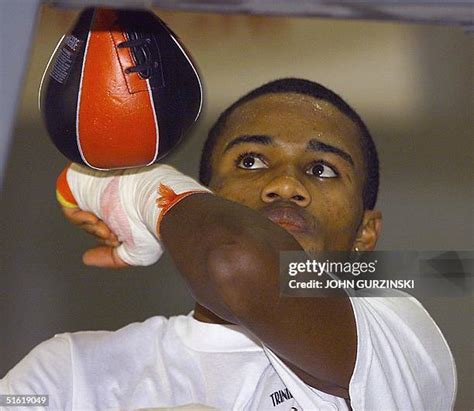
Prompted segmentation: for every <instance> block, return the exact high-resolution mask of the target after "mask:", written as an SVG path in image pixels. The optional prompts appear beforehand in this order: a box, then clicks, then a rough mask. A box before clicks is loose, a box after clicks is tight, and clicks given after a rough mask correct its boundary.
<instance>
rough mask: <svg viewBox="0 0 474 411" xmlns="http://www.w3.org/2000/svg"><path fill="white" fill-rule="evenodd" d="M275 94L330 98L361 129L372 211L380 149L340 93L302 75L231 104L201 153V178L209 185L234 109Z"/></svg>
mask: <svg viewBox="0 0 474 411" xmlns="http://www.w3.org/2000/svg"><path fill="white" fill-rule="evenodd" d="M271 93H299V94H303V95H307V96H311V97H314V98H315V99H318V100H323V101H327V102H328V103H331V104H332V105H334V106H335V107H337V108H338V109H339V110H340V111H341V112H342V113H344V114H345V115H346V116H347V117H349V118H350V119H351V120H352V121H353V122H354V123H355V124H356V125H357V127H359V129H360V131H361V135H362V138H361V140H360V145H361V148H362V153H363V155H364V161H365V166H366V167H365V169H366V175H365V182H364V188H363V193H362V200H363V205H364V208H365V209H367V210H372V209H373V208H374V207H375V203H376V201H377V194H378V188H379V160H378V155H377V149H376V148H375V144H374V141H373V139H372V136H371V135H370V132H369V130H368V128H367V126H366V125H365V123H364V122H363V121H362V119H361V118H360V116H359V115H358V114H357V113H356V112H355V110H354V109H353V108H352V107H351V106H349V104H347V103H346V102H345V101H344V100H343V99H342V98H341V97H340V96H339V95H337V94H336V93H334V92H333V91H331V90H329V89H328V88H326V87H324V86H322V85H321V84H318V83H315V82H313V81H309V80H304V79H298V78H283V79H279V80H274V81H271V82H269V83H266V84H264V85H263V86H260V87H258V88H256V89H254V90H252V91H250V92H249V93H248V94H246V95H244V96H243V97H241V98H239V99H238V100H237V101H236V102H235V103H233V104H232V105H231V106H229V107H228V108H227V109H226V110H225V111H223V112H222V114H221V115H220V116H219V118H218V119H217V121H216V122H215V123H214V125H213V126H212V128H211V129H210V130H209V134H208V137H207V140H206V142H205V144H204V148H203V151H202V155H201V164H200V169H199V181H200V182H201V183H202V184H204V185H206V186H207V185H209V183H210V181H211V177H212V165H211V164H212V161H211V160H212V153H213V151H214V147H215V145H216V142H217V140H218V138H219V136H220V135H221V133H222V131H223V129H224V127H225V124H226V121H227V119H228V118H229V116H230V115H231V114H232V112H233V111H234V110H235V109H236V108H238V107H239V106H241V105H242V104H244V103H246V102H248V101H250V100H253V99H255V98H257V97H259V96H262V95H264V94H271Z"/></svg>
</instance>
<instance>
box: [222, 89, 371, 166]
mask: <svg viewBox="0 0 474 411" xmlns="http://www.w3.org/2000/svg"><path fill="white" fill-rule="evenodd" d="M255 134H261V135H268V136H270V137H272V138H273V140H274V141H275V143H276V144H282V145H285V144H292V145H293V146H294V145H298V144H299V145H301V146H306V143H307V142H308V140H310V139H318V140H319V141H321V142H323V143H327V144H332V145H336V146H337V147H339V148H341V149H343V150H346V151H348V152H349V153H350V154H351V155H352V156H353V157H355V158H354V160H356V162H357V160H359V161H362V153H361V149H360V144H359V141H360V130H359V128H358V127H357V126H356V125H355V124H354V122H353V121H352V120H351V119H350V118H349V117H347V116H346V115H345V114H344V113H342V112H341V111H340V110H339V109H338V108H337V107H335V106H334V105H333V104H331V103H329V102H327V101H323V100H318V99H315V98H313V97H311V96H307V95H303V94H298V93H274V94H265V95H263V96H259V97H257V98H255V99H253V100H250V101H248V102H246V103H244V104H242V105H241V106H239V107H237V108H236V109H235V110H234V111H233V112H232V113H231V114H230V116H229V117H228V119H227V121H226V124H225V127H224V129H223V130H222V132H221V135H220V137H219V141H218V143H217V144H216V152H218V153H219V152H220V153H222V150H224V148H225V146H226V145H227V144H228V143H229V142H230V141H231V140H233V139H234V138H236V137H238V136H242V135H255Z"/></svg>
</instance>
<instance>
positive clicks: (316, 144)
mask: <svg viewBox="0 0 474 411" xmlns="http://www.w3.org/2000/svg"><path fill="white" fill-rule="evenodd" d="M306 150H308V151H322V152H323V153H333V154H336V155H338V156H339V157H341V158H342V159H343V160H345V161H347V162H348V163H349V164H350V165H351V166H352V167H354V160H353V159H352V157H351V155H350V154H349V153H346V152H345V151H344V150H341V149H340V148H337V147H334V146H331V145H330V144H326V143H323V142H321V141H319V140H316V139H314V138H313V139H311V140H309V141H308V145H307V146H306Z"/></svg>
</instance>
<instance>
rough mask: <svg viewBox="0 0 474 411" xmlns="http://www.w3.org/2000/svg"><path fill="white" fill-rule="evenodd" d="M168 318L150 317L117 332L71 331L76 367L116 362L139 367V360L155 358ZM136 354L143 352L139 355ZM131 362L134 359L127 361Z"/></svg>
mask: <svg viewBox="0 0 474 411" xmlns="http://www.w3.org/2000/svg"><path fill="white" fill-rule="evenodd" d="M168 325H169V320H168V319H167V318H165V317H151V318H149V319H147V320H146V321H144V322H137V323H132V324H128V325H126V326H125V327H123V328H120V329H118V330H116V331H81V332H75V333H71V334H68V338H69V340H70V344H71V355H72V358H73V361H74V364H75V366H80V367H81V368H82V369H84V370H90V371H92V370H94V369H101V368H103V367H104V366H105V365H106V364H107V368H110V364H112V365H113V364H116V366H117V367H120V368H121V369H126V368H127V367H128V366H133V367H134V368H136V367H139V366H140V364H138V363H137V361H136V359H137V358H139V359H143V361H144V362H145V361H147V359H150V360H151V358H153V356H155V355H156V352H157V350H158V349H159V347H158V344H159V343H160V341H162V339H163V337H164V336H165V335H166V333H167V332H168V328H169V327H168ZM136 353H140V354H141V355H140V356H137V355H136ZM128 362H133V364H132V363H130V364H128Z"/></svg>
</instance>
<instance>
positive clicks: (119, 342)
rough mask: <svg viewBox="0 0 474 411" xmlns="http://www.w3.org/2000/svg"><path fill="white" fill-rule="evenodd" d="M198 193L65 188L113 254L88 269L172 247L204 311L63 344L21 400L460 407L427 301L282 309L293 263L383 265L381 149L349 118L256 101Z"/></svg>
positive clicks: (131, 178) (119, 179) (38, 360)
mask: <svg viewBox="0 0 474 411" xmlns="http://www.w3.org/2000/svg"><path fill="white" fill-rule="evenodd" d="M200 180H201V184H198V183H197V182H195V181H194V180H192V179H190V178H189V177H187V176H184V175H183V174H181V173H179V172H178V171H177V170H174V169H172V168H170V167H168V166H166V165H161V164H160V165H156V166H153V167H151V168H144V169H138V170H134V171H126V172H119V171H116V172H113V173H112V174H110V173H109V174H100V172H96V171H90V170H87V169H85V168H81V167H79V166H75V165H72V166H69V167H67V169H66V171H65V172H64V173H63V174H62V175H61V176H60V178H59V180H58V185H57V192H58V198H59V200H60V202H61V204H62V205H63V210H64V212H65V214H66V217H67V218H68V219H69V220H70V221H71V222H72V223H73V224H76V225H79V226H80V227H81V228H83V229H84V230H85V231H87V232H89V233H92V234H94V235H96V236H97V237H98V238H99V239H100V240H101V241H102V242H103V243H104V244H102V245H101V246H99V247H97V248H93V249H91V250H88V251H87V252H86V253H85V255H84V262H85V263H86V264H89V265H94V266H102V267H115V268H119V267H124V266H127V265H141V264H151V263H153V262H155V261H157V260H158V259H159V257H160V255H161V251H162V249H163V248H166V249H167V250H168V251H169V252H170V254H171V256H172V257H173V259H174V261H175V263H176V266H177V267H178V269H179V271H180V273H181V275H182V276H183V278H184V280H185V281H186V283H187V285H188V287H189V288H190V290H191V292H192V295H193V297H194V298H195V300H196V307H195V310H194V312H193V313H192V314H191V315H190V316H187V317H184V318H183V317H182V316H181V317H171V318H170V319H164V318H163V317H156V318H154V319H150V320H148V321H146V322H145V323H142V324H135V325H134V324H132V325H130V326H128V327H125V328H124V329H122V330H119V331H117V332H113V333H110V332H98V334H97V333H96V334H87V335H82V334H77V335H76V334H65V335H60V336H56V337H55V338H54V339H53V340H50V342H49V343H48V342H47V343H44V344H46V345H43V346H42V347H39V348H37V349H36V351H35V350H34V352H33V353H32V354H30V356H29V357H28V358H26V359H25V360H23V362H22V363H20V365H19V366H17V367H16V369H14V370H13V371H12V372H11V373H10V374H9V375H7V377H6V378H7V382H8V384H10V386H11V387H14V388H15V389H16V390H17V391H18V390H19V389H20V388H22V387H23V388H24V387H26V386H29V387H32V386H36V390H38V389H39V388H38V387H43V389H49V390H54V391H55V395H56V396H57V397H58V398H59V399H58V400H57V403H58V404H66V405H69V404H73V405H74V404H76V405H77V404H81V405H83V406H84V407H86V408H87V406H94V407H97V408H104V407H123V408H127V407H130V406H133V407H134V408H140V407H142V408H143V407H150V406H170V405H171V406H178V405H184V404H186V403H193V402H198V403H202V404H205V405H207V406H213V407H216V408H219V409H276V410H279V409H297V410H300V409H305V410H306V409H308V410H309V409H311V410H313V409H337V410H347V409H351V408H352V409H354V410H381V409H383V410H422V409H429V410H434V409H437V410H448V409H450V408H451V407H452V406H453V401H454V395H455V390H456V378H455V368H454V363H453V359H452V355H451V353H450V351H449V347H448V346H447V344H446V342H445V340H444V338H443V336H442V334H441V333H440V331H439V329H438V328H437V326H436V324H435V323H434V321H433V320H432V319H431V317H430V316H429V314H428V313H427V312H426V311H425V310H424V309H423V307H422V306H421V305H420V304H419V303H418V302H417V301H416V300H415V299H413V298H412V297H409V296H407V295H405V296H404V298H400V297H402V295H401V293H398V294H395V295H391V294H386V295H383V298H381V297H377V296H370V295H366V294H363V293H362V294H360V295H357V296H349V295H348V294H346V293H345V292H343V291H341V292H340V293H331V294H328V293H329V291H327V290H320V291H318V294H315V296H314V297H313V298H296V297H291V298H290V297H282V296H281V295H280V290H279V267H278V263H279V259H278V258H279V253H280V252H282V251H287V250H301V251H326V250H339V251H345V250H360V251H370V250H373V249H374V248H375V246H376V243H377V240H378V238H379V236H380V233H381V226H382V224H381V218H382V217H381V213H380V211H377V210H376V209H375V204H376V199H377V191H378V181H379V176H378V158H377V152H376V150H375V146H374V143H373V141H372V138H371V136H370V133H369V132H368V130H367V128H366V126H365V125H364V123H363V121H362V120H361V119H360V117H359V116H358V115H357V113H356V112H355V111H354V110H353V109H352V108H351V107H350V106H348V105H347V103H345V102H344V101H343V100H342V99H341V98H340V97H339V96H337V95H336V94H335V93H333V92H332V91H330V90H328V89H326V88H325V87H323V86H321V85H318V84H316V83H313V82H309V81H306V80H300V79H283V80H277V81H274V82H271V83H268V84H266V85H264V86H262V87H260V88H258V89H256V90H254V91H252V92H250V93H249V94H247V95H246V96H244V97H242V98H241V99H239V100H238V101H237V102H236V103H234V104H233V105H232V106H231V107H229V108H228V109H227V110H226V111H224V112H223V113H222V115H221V116H220V117H219V119H218V120H217V122H216V123H215V125H214V126H213V128H212V129H211V131H210V133H209V137H208V140H207V142H206V144H205V148H204V151H203V155H202V162H201V169H200ZM157 275H159V270H158V269H157ZM137 281H139V280H137ZM53 347H54V352H55V353H58V352H59V353H60V354H59V358H60V359H59V360H58V359H56V360H54V359H53V356H52V352H53ZM56 356H58V354H56ZM54 358H56V357H54ZM119 363H120V365H122V368H124V369H122V368H120V367H119V365H118V364H119ZM33 365H35V366H36V367H37V368H38V367H39V368H41V369H45V367H46V365H47V366H49V368H48V373H49V376H48V377H43V378H44V380H46V382H44V383H41V382H38V381H39V380H41V376H40V374H39V372H35V373H33V374H34V376H31V377H24V375H25V370H29V371H30V372H31V370H32V367H33ZM124 366H125V367H124ZM71 375H73V376H74V378H72V377H71ZM21 378H25V380H31V381H33V382H31V383H29V384H30V385H28V384H27V383H25V382H24V381H25V380H21V382H20V379H21ZM55 381H62V382H61V383H57V384H60V385H61V386H64V387H65V386H66V385H67V386H68V387H73V388H68V389H63V390H62V391H61V390H57V389H55V388H54V387H55ZM22 384H23V385H22ZM35 384H36V385H35ZM68 384H69V385H68ZM0 387H2V386H1V385H0ZM74 387H75V388H74ZM71 390H72V391H73V392H75V395H72V394H71V392H70V391H71ZM60 391H61V392H60ZM78 393H80V394H81V399H79V397H78ZM74 401H75V402H74ZM80 401H82V402H80ZM73 408H74V407H73Z"/></svg>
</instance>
